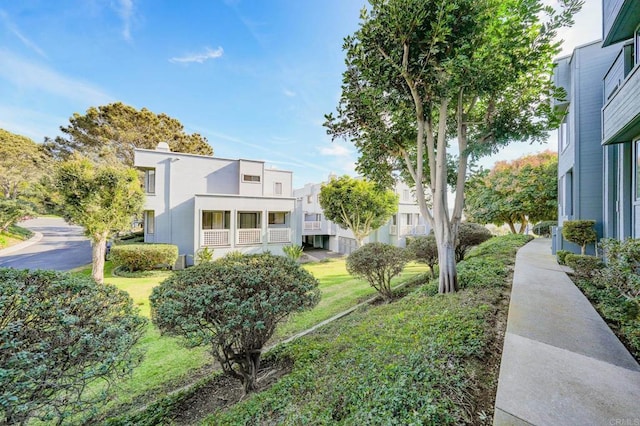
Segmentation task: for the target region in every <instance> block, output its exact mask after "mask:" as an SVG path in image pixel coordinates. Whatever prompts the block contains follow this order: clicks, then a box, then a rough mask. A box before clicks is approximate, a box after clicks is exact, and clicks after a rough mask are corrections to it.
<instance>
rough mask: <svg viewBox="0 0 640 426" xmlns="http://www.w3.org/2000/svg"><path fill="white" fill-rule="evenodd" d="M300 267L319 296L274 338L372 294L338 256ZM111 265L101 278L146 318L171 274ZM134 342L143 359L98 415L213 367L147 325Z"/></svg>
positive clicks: (411, 268)
mask: <svg viewBox="0 0 640 426" xmlns="http://www.w3.org/2000/svg"><path fill="white" fill-rule="evenodd" d="M304 267H305V268H306V269H307V270H309V271H310V272H311V273H312V274H313V275H314V276H315V277H316V278H317V279H318V280H319V281H320V288H321V291H322V299H321V301H320V303H319V304H318V306H317V307H316V308H315V309H313V310H312V311H308V312H303V313H300V314H297V315H295V316H293V317H292V318H290V320H289V321H288V322H287V323H286V324H283V325H282V326H281V327H280V328H279V329H278V330H277V332H276V336H274V342H275V341H278V340H282V339H283V338H286V337H288V336H291V335H294V334H296V333H298V332H300V331H303V330H305V329H307V328H309V327H311V326H313V325H315V324H317V323H318V322H320V321H323V320H325V319H327V318H330V317H332V316H333V315H335V314H337V313H339V312H341V311H343V310H345V309H348V308H349V307H351V306H353V305H355V304H357V303H358V302H360V301H361V300H364V299H366V298H368V297H371V296H372V295H373V294H374V293H375V290H373V289H372V288H371V287H370V286H369V285H368V284H367V283H366V282H365V281H362V280H356V279H353V278H352V277H351V276H350V275H349V274H348V273H347V271H346V268H345V261H344V259H331V260H330V261H326V262H318V263H309V264H306V265H304ZM112 269H113V266H112V264H111V262H107V263H106V266H105V282H107V283H110V284H114V285H116V286H117V287H118V288H120V289H122V290H125V291H127V292H128V293H129V294H130V295H131V297H132V299H133V301H134V303H135V304H136V305H137V306H138V307H139V308H140V313H141V314H142V315H144V316H146V317H150V308H149V295H150V294H151V291H152V290H153V288H154V287H155V286H157V285H158V284H159V283H160V282H162V281H163V280H164V279H165V278H166V277H168V276H169V274H170V273H171V272H166V273H160V274H156V275H153V276H149V277H141V278H125V277H117V276H113V275H112ZM427 271H428V268H427V267H426V266H425V265H421V264H413V263H412V264H409V265H408V266H407V268H406V269H405V271H404V272H403V274H402V276H401V277H399V278H397V279H396V280H395V283H396V284H400V283H402V282H405V281H408V280H410V279H412V278H414V277H416V276H417V275H420V274H423V273H425V272H427ZM78 273H81V274H85V275H90V274H91V270H90V269H83V270H81V271H79V272H78ZM140 345H142V346H144V349H145V351H146V355H145V358H144V360H143V362H142V363H141V364H140V366H138V367H137V368H136V369H135V370H134V372H133V376H132V377H131V379H129V380H127V381H125V382H122V383H120V384H118V391H117V393H116V398H115V400H114V401H112V402H110V403H109V404H107V405H105V407H103V409H102V410H101V414H100V415H99V416H101V417H103V416H104V415H105V414H106V415H107V416H114V415H120V414H122V413H123V412H126V411H128V410H129V409H133V410H135V409H138V408H139V407H141V406H143V405H144V404H147V403H149V402H153V401H155V400H157V399H158V398H161V397H163V396H164V395H166V394H167V393H169V392H171V391H173V390H175V389H178V388H180V387H182V386H185V385H188V384H190V383H193V382H194V381H196V380H198V378H202V377H203V376H204V375H210V373H211V372H212V371H213V358H212V357H211V355H210V354H209V353H208V351H207V349H208V348H205V347H201V348H193V349H189V348H186V347H184V346H183V345H182V344H181V341H180V339H179V338H174V337H169V336H162V335H161V334H160V332H159V330H158V329H157V328H156V327H155V326H154V325H153V324H151V323H149V325H148V330H147V334H146V335H145V336H144V337H143V339H142V341H141V342H140Z"/></svg>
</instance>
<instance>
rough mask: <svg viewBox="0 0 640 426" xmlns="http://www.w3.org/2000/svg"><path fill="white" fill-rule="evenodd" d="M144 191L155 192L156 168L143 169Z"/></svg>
mask: <svg viewBox="0 0 640 426" xmlns="http://www.w3.org/2000/svg"><path fill="white" fill-rule="evenodd" d="M144 192H145V193H147V194H155V193H156V169H147V170H145V171H144Z"/></svg>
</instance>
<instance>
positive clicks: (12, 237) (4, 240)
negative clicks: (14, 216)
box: [0, 225, 33, 249]
mask: <svg viewBox="0 0 640 426" xmlns="http://www.w3.org/2000/svg"><path fill="white" fill-rule="evenodd" d="M32 236H33V232H31V231H30V230H28V229H26V228H21V227H20V226H17V225H11V226H9V228H7V230H6V231H3V232H0V249H3V248H7V247H10V246H12V245H14V244H18V243H20V242H22V241H25V240H28V239H29V238H31V237H32Z"/></svg>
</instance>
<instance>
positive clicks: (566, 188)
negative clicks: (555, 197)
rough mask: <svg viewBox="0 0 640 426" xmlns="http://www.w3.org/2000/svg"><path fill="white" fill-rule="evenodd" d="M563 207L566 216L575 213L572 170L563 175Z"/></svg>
mask: <svg viewBox="0 0 640 426" xmlns="http://www.w3.org/2000/svg"><path fill="white" fill-rule="evenodd" d="M562 187H563V190H562V208H563V210H564V211H563V213H564V216H567V217H569V216H571V215H572V214H573V171H572V170H570V171H568V172H567V174H565V175H564V177H563V184H562Z"/></svg>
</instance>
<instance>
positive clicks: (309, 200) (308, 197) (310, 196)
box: [307, 195, 313, 204]
mask: <svg viewBox="0 0 640 426" xmlns="http://www.w3.org/2000/svg"><path fill="white" fill-rule="evenodd" d="M312 200H313V195H307V204H311V201H312Z"/></svg>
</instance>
